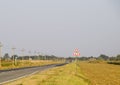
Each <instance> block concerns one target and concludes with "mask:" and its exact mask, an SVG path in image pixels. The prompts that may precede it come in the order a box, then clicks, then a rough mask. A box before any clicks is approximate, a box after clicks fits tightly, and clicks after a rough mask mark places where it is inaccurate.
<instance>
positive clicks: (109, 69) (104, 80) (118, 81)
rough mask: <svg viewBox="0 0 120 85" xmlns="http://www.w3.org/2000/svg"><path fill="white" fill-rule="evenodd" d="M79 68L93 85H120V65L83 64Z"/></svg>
mask: <svg viewBox="0 0 120 85" xmlns="http://www.w3.org/2000/svg"><path fill="white" fill-rule="evenodd" d="M79 66H80V68H81V70H82V72H83V73H84V75H85V76H87V77H88V79H89V80H90V81H91V84H92V85H120V65H111V64H106V63H87V62H81V63H79Z"/></svg>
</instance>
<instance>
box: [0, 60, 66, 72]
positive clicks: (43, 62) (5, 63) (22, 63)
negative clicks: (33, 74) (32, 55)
mask: <svg viewBox="0 0 120 85" xmlns="http://www.w3.org/2000/svg"><path fill="white" fill-rule="evenodd" d="M63 62H64V61H53V60H22V61H21V60H19V61H17V64H16V65H13V62H12V61H3V62H2V67H1V68H0V70H2V69H13V68H21V67H29V66H42V65H48V64H56V63H63Z"/></svg>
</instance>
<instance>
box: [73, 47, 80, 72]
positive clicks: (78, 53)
mask: <svg viewBox="0 0 120 85" xmlns="http://www.w3.org/2000/svg"><path fill="white" fill-rule="evenodd" d="M73 55H74V57H75V63H76V66H75V67H76V70H75V71H76V72H75V73H76V74H77V57H79V56H80V52H79V50H78V49H77V48H76V49H75V50H74V53H73Z"/></svg>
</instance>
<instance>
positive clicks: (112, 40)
mask: <svg viewBox="0 0 120 85" xmlns="http://www.w3.org/2000/svg"><path fill="white" fill-rule="evenodd" d="M0 42H2V44H3V53H6V52H8V53H9V54H10V53H11V48H12V47H13V46H14V47H16V53H19V54H20V53H21V52H20V50H21V49H22V48H24V49H26V54H27V53H28V51H29V50H31V51H32V52H34V51H38V52H40V53H41V54H48V55H56V56H64V57H68V56H72V54H73V51H74V49H75V48H78V49H79V50H80V53H81V56H99V55H100V54H106V55H109V56H115V55H117V54H120V0H0Z"/></svg>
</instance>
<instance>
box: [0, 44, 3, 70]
mask: <svg viewBox="0 0 120 85" xmlns="http://www.w3.org/2000/svg"><path fill="white" fill-rule="evenodd" d="M2 47H3V45H2V43H1V42H0V68H1V67H2V65H1V59H2Z"/></svg>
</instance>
